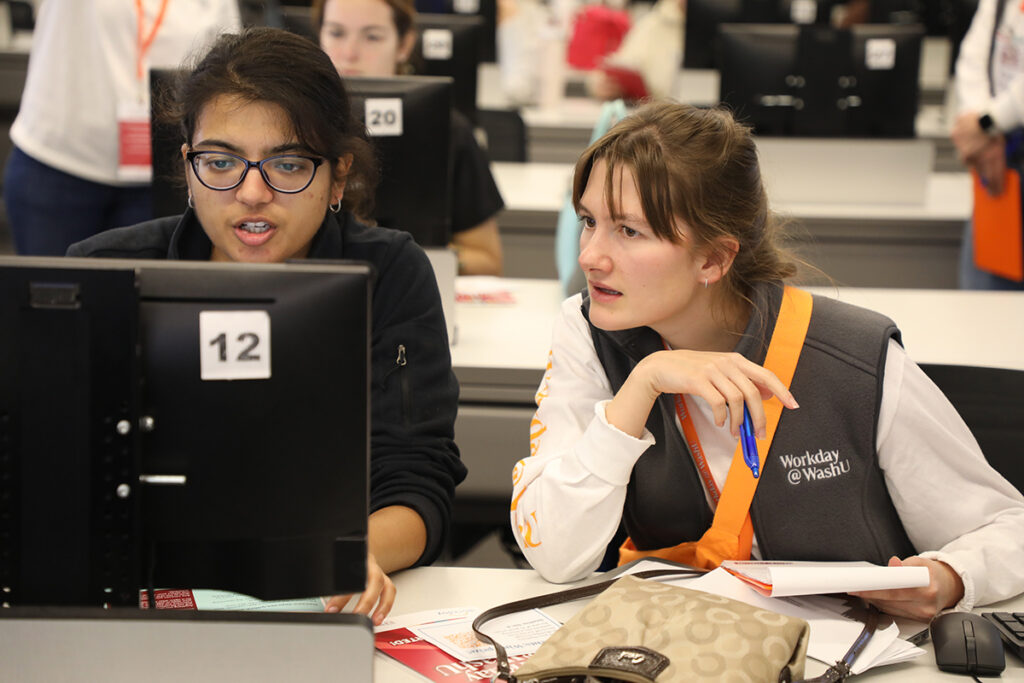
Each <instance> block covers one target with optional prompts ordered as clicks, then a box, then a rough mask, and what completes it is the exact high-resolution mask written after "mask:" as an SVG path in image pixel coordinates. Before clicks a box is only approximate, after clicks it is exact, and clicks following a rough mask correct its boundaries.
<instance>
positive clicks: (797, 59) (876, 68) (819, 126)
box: [717, 24, 924, 138]
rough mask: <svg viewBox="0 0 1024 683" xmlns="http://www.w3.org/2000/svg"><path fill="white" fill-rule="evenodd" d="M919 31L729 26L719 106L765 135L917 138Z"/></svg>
mask: <svg viewBox="0 0 1024 683" xmlns="http://www.w3.org/2000/svg"><path fill="white" fill-rule="evenodd" d="M923 36H924V29H923V28H922V27H921V26H920V25H916V24H908V25H902V24H901V25H896V24H861V25H857V26H854V27H852V28H851V29H848V30H840V29H833V28H830V27H827V26H820V25H811V26H795V25H765V24H729V25H724V26H722V27H721V29H720V31H719V39H718V45H717V47H718V61H719V72H720V76H721V78H720V92H719V99H720V100H721V101H722V102H723V103H725V104H726V105H727V106H729V107H730V108H731V109H732V110H733V111H734V112H735V114H736V115H737V118H739V119H740V120H742V121H745V122H746V123H748V124H750V125H752V126H753V127H754V131H755V133H757V134H758V135H802V136H821V137H883V138H907V137H914V135H915V128H914V124H915V118H916V115H917V104H918V92H919V87H920V86H919V84H918V73H919V70H920V54H921V41H922V39H923Z"/></svg>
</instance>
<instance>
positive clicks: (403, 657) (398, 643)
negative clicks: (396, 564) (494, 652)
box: [375, 628, 529, 683]
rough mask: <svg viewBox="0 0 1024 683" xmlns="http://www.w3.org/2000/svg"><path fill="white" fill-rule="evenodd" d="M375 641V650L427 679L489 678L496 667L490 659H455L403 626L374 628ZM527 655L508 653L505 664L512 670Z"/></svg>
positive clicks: (517, 666) (464, 679) (460, 679)
mask: <svg viewBox="0 0 1024 683" xmlns="http://www.w3.org/2000/svg"><path fill="white" fill-rule="evenodd" d="M375 640H376V647H377V650H378V651H380V652H383V653H384V654H386V655H387V656H389V657H391V658H392V659H395V660H397V661H399V662H401V663H402V664H404V665H406V666H407V667H409V668H410V669H412V670H413V671H415V672H416V673H418V674H420V675H421V676H423V677H424V678H426V679H427V680H428V681H456V682H458V683H461V682H463V681H465V682H466V683H471V682H474V681H489V680H491V678H492V677H493V676H494V673H495V670H496V668H497V665H496V662H495V660H493V659H482V660H477V661H473V662H462V661H459V660H458V659H456V658H455V657H452V656H451V655H449V654H447V653H446V652H444V651H443V650H441V649H440V648H439V647H437V646H436V645H433V644H431V643H429V642H427V641H425V640H423V639H421V638H420V637H419V636H417V635H416V634H414V633H413V632H412V631H410V630H409V629H407V628H393V629H390V630H387V631H378V632H377V634H376V635H375ZM528 658H529V655H512V656H510V657H509V658H508V663H509V667H510V668H511V669H512V671H515V670H516V669H518V668H519V666H520V665H521V664H522V663H523V662H525V661H526V660H527V659H528Z"/></svg>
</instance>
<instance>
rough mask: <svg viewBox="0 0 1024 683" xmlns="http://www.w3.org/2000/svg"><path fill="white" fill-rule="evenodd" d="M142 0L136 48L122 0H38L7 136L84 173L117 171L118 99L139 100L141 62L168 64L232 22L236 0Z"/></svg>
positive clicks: (126, 0) (142, 99)
mask: <svg viewBox="0 0 1024 683" xmlns="http://www.w3.org/2000/svg"><path fill="white" fill-rule="evenodd" d="M161 5H162V3H161V2H160V1H159V0H143V2H142V13H143V28H144V31H145V32H146V33H147V34H149V33H150V32H152V31H153V30H154V26H155V29H156V33H155V35H154V37H153V41H152V44H151V45H150V46H149V49H148V50H147V51H146V54H145V55H144V57H145V58H144V59H143V67H144V72H143V78H142V79H141V80H140V79H139V78H138V73H137V61H138V59H139V58H140V55H139V45H138V39H137V30H138V13H137V11H136V5H135V3H134V2H131V1H130V0H45V2H43V3H42V5H41V6H40V7H39V13H38V16H37V18H36V28H35V31H34V32H33V36H32V52H31V54H30V56H29V64H28V75H27V78H26V81H25V90H24V92H23V93H22V96H21V107H20V108H19V110H18V116H17V118H16V119H15V120H14V124H13V125H12V126H11V140H13V141H14V144H16V145H17V146H18V147H19V148H21V150H22V151H24V152H25V153H26V154H28V155H29V156H30V157H32V158H33V159H35V160H36V161H39V162H42V163H44V164H46V165H47V166H50V167H52V168H56V169H58V170H61V171H64V172H65V173H69V174H71V175H74V176H77V177H79V178H84V179H85V180H91V181H93V182H97V183H105V184H108V185H123V184H125V182H124V181H122V180H121V179H119V177H118V120H117V108H118V105H119V104H120V103H124V102H132V101H137V102H139V103H141V105H142V106H143V108H145V109H148V107H149V72H148V68H149V67H162V68H177V67H179V66H181V62H182V60H184V59H186V58H188V57H192V56H199V55H201V54H202V53H203V52H204V51H205V48H206V47H208V46H209V44H210V43H212V42H213V40H214V39H215V38H216V37H217V34H218V33H219V32H221V31H225V30H229V31H230V30H238V28H240V26H241V20H240V18H239V13H238V3H237V1H236V0H172V1H171V2H168V3H167V6H166V12H165V14H164V16H163V20H162V21H161V22H160V23H159V25H156V19H157V16H158V15H159V12H160V7H161Z"/></svg>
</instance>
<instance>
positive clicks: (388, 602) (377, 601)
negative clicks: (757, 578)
mask: <svg viewBox="0 0 1024 683" xmlns="http://www.w3.org/2000/svg"><path fill="white" fill-rule="evenodd" d="M358 596H359V599H358V600H357V601H356V604H355V606H354V607H353V608H352V611H353V612H354V613H356V614H366V615H369V617H370V619H371V620H372V621H373V625H374V626H380V625H381V622H383V621H384V617H386V616H387V615H388V612H390V611H391V607H392V606H393V605H394V604H395V584H394V583H392V582H391V579H390V578H389V577H388V575H387V574H385V573H384V570H382V569H381V568H380V565H379V564H377V560H376V559H375V558H374V557H373V555H372V554H369V555H367V557H366V589H365V590H363V592H362V593H359V594H358ZM353 597H354V595H335V596H334V597H332V598H328V600H327V604H326V605H325V606H324V611H325V612H340V611H341V610H342V609H343V608H344V607H345V605H347V604H348V603H349V601H350V600H351V599H352V598H353ZM374 605H376V609H374ZM371 610H373V611H372V613H371Z"/></svg>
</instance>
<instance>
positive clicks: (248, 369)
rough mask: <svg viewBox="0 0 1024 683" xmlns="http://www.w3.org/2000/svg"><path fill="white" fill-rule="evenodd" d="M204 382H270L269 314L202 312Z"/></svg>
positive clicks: (201, 372)
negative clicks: (244, 380) (266, 380)
mask: <svg viewBox="0 0 1024 683" xmlns="http://www.w3.org/2000/svg"><path fill="white" fill-rule="evenodd" d="M199 376H200V379H202V380H233V379H269V378H270V315H269V314H268V313H267V312H266V311H201V312H200V313H199Z"/></svg>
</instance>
